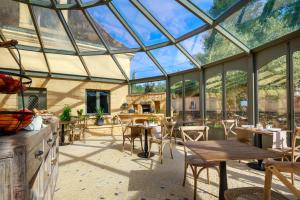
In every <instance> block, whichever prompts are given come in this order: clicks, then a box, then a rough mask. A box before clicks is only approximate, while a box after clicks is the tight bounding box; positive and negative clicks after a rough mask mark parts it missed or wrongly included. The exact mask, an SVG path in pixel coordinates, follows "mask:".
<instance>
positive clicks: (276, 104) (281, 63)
mask: <svg viewBox="0 0 300 200" xmlns="http://www.w3.org/2000/svg"><path fill="white" fill-rule="evenodd" d="M286 99H287V96H286V57H285V56H282V57H280V58H277V59H275V60H273V61H271V62H270V63H268V64H266V65H264V66H262V67H261V68H260V69H259V70H258V110H259V122H260V123H261V124H263V125H266V124H270V123H271V124H272V125H273V127H277V128H282V129H287V108H286V106H287V100H286Z"/></svg>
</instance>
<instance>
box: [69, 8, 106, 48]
mask: <svg viewBox="0 0 300 200" xmlns="http://www.w3.org/2000/svg"><path fill="white" fill-rule="evenodd" d="M66 15H67V17H66V18H67V20H66V21H67V24H68V26H69V28H70V30H71V32H72V35H73V37H74V39H75V41H76V44H77V46H78V48H79V51H81V52H83V51H103V52H105V51H106V49H105V47H104V46H103V44H102V42H101V41H100V39H99V37H98V36H97V34H96V33H95V31H94V30H93V28H92V26H91V25H90V23H89V22H88V20H87V19H86V17H85V16H84V15H83V13H82V11H80V10H68V14H66ZM66 15H65V16H66Z"/></svg>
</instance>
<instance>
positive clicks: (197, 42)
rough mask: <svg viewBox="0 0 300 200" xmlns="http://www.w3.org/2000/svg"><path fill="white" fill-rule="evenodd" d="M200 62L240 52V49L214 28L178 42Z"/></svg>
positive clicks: (204, 62) (207, 61)
mask: <svg viewBox="0 0 300 200" xmlns="http://www.w3.org/2000/svg"><path fill="white" fill-rule="evenodd" d="M180 44H181V45H182V46H183V47H184V48H185V49H186V50H187V51H188V52H189V53H190V54H191V55H192V56H193V57H194V58H195V59H196V60H197V61H198V62H199V63H200V64H207V63H211V62H214V61H217V60H221V59H223V58H226V57H229V56H232V55H235V54H238V53H241V52H242V50H241V49H239V48H238V47H237V46H236V45H234V44H233V43H232V42H230V41H229V40H228V39H227V38H225V37H224V36H223V35H221V34H220V33H218V32H217V31H216V30H212V29H211V30H208V31H205V32H203V33H200V34H198V35H195V36H193V37H191V38H189V39H187V40H184V41H182V42H181V43H180Z"/></svg>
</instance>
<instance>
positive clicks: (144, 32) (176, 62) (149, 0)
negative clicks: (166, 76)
mask: <svg viewBox="0 0 300 200" xmlns="http://www.w3.org/2000/svg"><path fill="white" fill-rule="evenodd" d="M82 1H84V2H87V1H89V0H82ZM193 2H194V3H195V5H201V8H202V9H203V10H205V11H207V10H209V9H210V8H211V6H212V4H213V0H194V1H193ZM112 3H113V4H114V6H115V7H116V9H117V10H118V11H119V13H120V14H121V15H122V17H123V18H124V19H125V20H126V21H127V23H128V24H129V26H130V27H131V28H132V29H133V30H134V31H135V33H136V34H137V36H138V37H139V38H140V40H141V41H142V43H143V44H144V45H145V46H150V45H154V44H158V43H162V42H165V41H167V38H166V37H165V36H164V35H163V34H162V33H161V32H160V31H159V30H158V29H157V28H156V27H155V26H154V25H153V24H152V23H151V22H150V21H148V19H147V18H146V17H144V15H143V14H141V13H140V11H139V10H137V9H136V8H135V7H134V6H133V5H132V3H131V2H130V1H128V0H113V1H112ZM140 3H141V4H142V5H143V6H144V7H145V8H146V9H147V10H148V11H149V12H150V13H151V14H152V15H153V16H154V17H155V18H156V19H157V20H158V21H159V23H161V24H162V25H163V27H164V28H165V29H166V30H167V31H168V32H169V33H171V34H172V35H173V37H175V38H178V37H180V36H182V35H184V34H185V33H188V32H190V31H192V30H194V29H196V28H199V27H201V26H203V25H204V24H205V23H204V22H203V21H202V20H201V19H199V18H198V17H196V16H195V15H193V14H192V13H191V12H189V11H187V10H186V9H185V8H184V7H182V6H181V5H180V4H178V3H177V2H176V1H174V0H164V1H161V0H140ZM88 12H89V13H90V15H91V16H92V17H93V18H94V20H95V21H96V23H98V24H100V25H101V27H102V28H104V29H105V30H106V31H107V32H108V33H109V34H110V35H111V36H112V37H113V38H114V39H115V40H117V41H119V42H121V43H123V44H124V45H126V46H127V47H129V48H136V47H139V45H138V44H137V42H136V41H135V40H134V39H133V37H132V36H131V35H130V34H129V33H128V31H127V30H126V29H125V27H124V26H123V25H122V24H121V23H120V22H119V21H118V20H117V18H116V17H115V16H114V15H113V13H112V12H111V11H110V10H109V9H108V7H107V6H98V7H94V8H89V9H88ZM201 38H202V36H201V35H198V36H197V38H196V39H195V37H194V38H193V39H192V40H186V41H184V42H183V44H184V46H187V47H189V45H191V46H193V48H188V51H190V52H191V54H194V53H195V52H200V51H202V50H203V47H202V45H201V44H202V43H203V42H201V40H202V39H201ZM199 41H200V44H197V45H195V44H196V43H197V42H199ZM151 53H152V54H153V56H154V57H155V58H156V59H157V61H158V62H159V63H160V64H161V65H162V66H163V67H164V69H165V70H166V71H167V73H173V72H176V71H181V70H184V69H189V68H192V67H193V66H192V65H191V64H190V62H189V60H188V59H187V58H186V57H185V56H184V55H183V54H182V53H181V52H180V51H179V50H178V49H177V48H176V47H175V46H169V47H163V48H160V49H156V50H153V51H151ZM133 71H134V72H135V75H136V78H144V77H151V76H155V75H161V73H160V71H159V70H158V69H157V68H156V67H155V65H154V63H152V61H151V60H150V59H149V58H148V57H147V55H146V54H144V53H138V54H136V56H134V57H133V59H132V60H131V73H130V75H132V72H133Z"/></svg>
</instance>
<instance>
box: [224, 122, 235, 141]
mask: <svg viewBox="0 0 300 200" xmlns="http://www.w3.org/2000/svg"><path fill="white" fill-rule="evenodd" d="M221 124H222V126H223V129H224V137H225V140H228V139H229V134H230V133H231V134H233V135H236V133H235V132H234V131H233V128H234V127H235V126H236V125H237V120H235V119H227V120H221Z"/></svg>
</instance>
